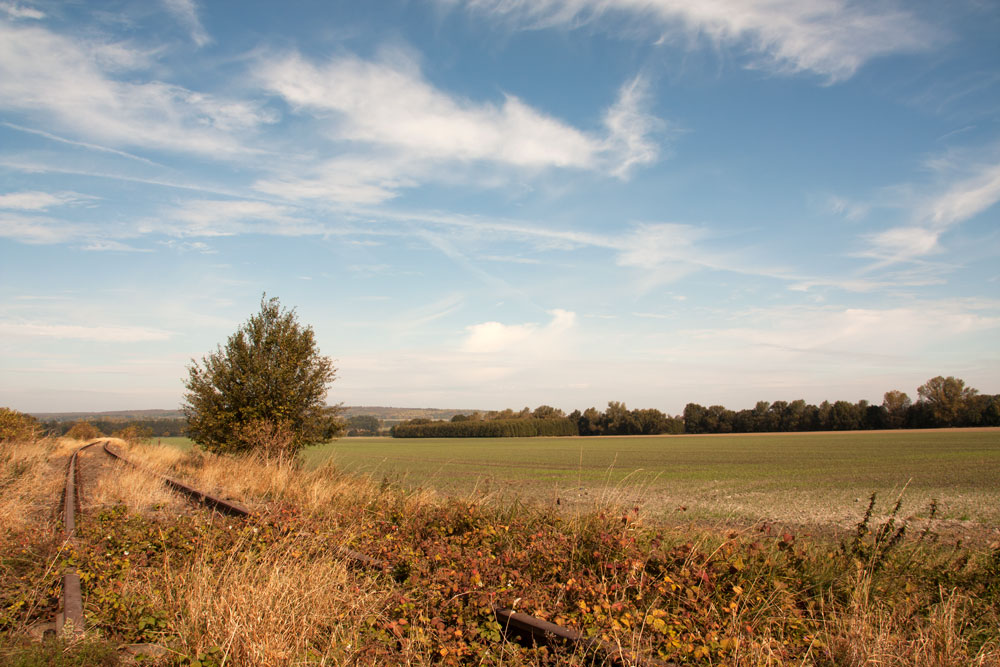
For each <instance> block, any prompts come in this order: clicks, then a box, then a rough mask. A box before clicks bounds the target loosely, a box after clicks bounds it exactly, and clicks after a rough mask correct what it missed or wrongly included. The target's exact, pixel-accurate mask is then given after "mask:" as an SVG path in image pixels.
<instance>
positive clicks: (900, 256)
mask: <svg viewBox="0 0 1000 667" xmlns="http://www.w3.org/2000/svg"><path fill="white" fill-rule="evenodd" d="M940 236H941V231H939V230H934V229H927V228H925V227H919V226H909V227H893V228H892V229H887V230H885V231H883V232H879V233H878V234H873V235H872V236H869V237H868V242H869V244H870V245H871V248H870V249H868V250H865V251H863V252H862V253H859V254H860V255H861V256H863V257H874V258H876V259H880V260H883V261H885V262H900V261H905V260H910V259H913V258H915V257H922V256H924V255H929V254H931V253H934V252H938V251H939V250H940V247H939V246H938V238H939V237H940Z"/></svg>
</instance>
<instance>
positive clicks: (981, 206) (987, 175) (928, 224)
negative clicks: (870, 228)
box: [856, 159, 1000, 268]
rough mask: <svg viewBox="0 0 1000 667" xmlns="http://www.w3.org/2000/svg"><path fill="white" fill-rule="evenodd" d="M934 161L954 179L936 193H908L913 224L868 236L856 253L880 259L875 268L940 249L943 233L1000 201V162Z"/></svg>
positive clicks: (936, 165)
mask: <svg viewBox="0 0 1000 667" xmlns="http://www.w3.org/2000/svg"><path fill="white" fill-rule="evenodd" d="M933 165H934V166H935V168H936V169H937V170H938V171H939V172H942V173H945V174H948V175H952V178H953V180H952V182H951V183H950V184H948V185H946V186H945V187H944V188H943V189H942V190H941V191H939V192H938V193H936V194H932V195H929V196H928V195H913V194H910V195H909V196H908V198H907V201H906V203H905V205H906V206H908V207H909V208H910V209H911V211H910V216H911V219H912V223H911V224H908V225H903V226H899V227H893V228H890V229H886V230H884V231H881V232H878V233H875V234H869V235H867V236H866V237H865V244H866V248H865V249H864V250H862V251H861V252H858V253H856V254H857V256H859V257H873V258H875V259H878V260H880V261H879V264H877V265H876V267H874V268H879V267H882V266H885V265H888V264H893V263H897V262H906V261H913V260H919V259H920V258H922V257H925V256H927V255H931V254H934V253H937V252H940V251H941V246H940V243H939V242H940V239H941V236H942V235H944V234H945V233H946V232H947V231H948V230H949V229H951V228H953V227H955V226H957V225H960V224H961V223H963V222H965V221H967V220H970V219H972V218H974V217H976V216H977V215H979V214H981V213H983V212H984V211H986V210H988V209H989V208H991V207H993V206H994V205H995V204H996V203H997V202H998V201H1000V163H997V162H985V163H983V162H980V163H973V164H971V165H966V164H962V165H961V166H960V167H959V166H955V165H954V164H952V161H951V160H949V159H939V160H936V161H934V162H933ZM955 172H959V173H958V175H957V176H955V175H953V174H954V173H955ZM911 190H912V189H910V188H907V189H905V191H907V192H909V191H911Z"/></svg>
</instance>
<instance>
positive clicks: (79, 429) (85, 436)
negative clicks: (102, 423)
mask: <svg viewBox="0 0 1000 667" xmlns="http://www.w3.org/2000/svg"><path fill="white" fill-rule="evenodd" d="M101 435H103V434H102V433H101V432H100V431H98V430H97V427H96V426H94V425H93V424H91V423H90V422H85V421H78V422H76V423H75V424H73V426H71V427H70V429H69V430H68V431H66V437H67V438H73V439H74V440H93V439H94V438H100V437H101Z"/></svg>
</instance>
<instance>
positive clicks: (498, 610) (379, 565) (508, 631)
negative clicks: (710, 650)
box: [55, 440, 676, 667]
mask: <svg viewBox="0 0 1000 667" xmlns="http://www.w3.org/2000/svg"><path fill="white" fill-rule="evenodd" d="M91 448H94V449H91ZM88 450H90V452H100V453H103V454H104V455H105V456H101V454H97V455H96V456H93V455H92V456H89V457H86V456H85V452H88ZM109 461H116V462H120V463H122V464H124V465H126V466H129V467H132V468H136V469H139V470H143V471H144V472H146V473H148V474H150V475H153V476H155V477H157V478H159V479H160V480H161V481H162V482H163V483H164V484H165V485H166V486H168V487H170V488H171V489H173V490H175V491H177V492H179V493H181V494H183V495H185V496H186V497H188V498H190V499H192V500H194V501H196V502H198V503H201V504H202V505H204V506H206V507H208V508H211V509H213V510H216V511H219V512H222V513H223V514H227V515H230V516H234V517H240V518H246V517H248V516H250V514H251V512H250V510H249V509H248V508H247V507H246V506H244V505H242V504H240V503H237V502H234V501H231V500H227V499H223V498H219V497H217V496H215V495H212V494H209V493H206V492H204V491H201V490H199V489H196V488H194V487H193V486H191V485H189V484H186V483H184V482H181V481H179V480H176V479H174V478H172V477H168V476H165V475H161V474H158V473H156V472H154V471H152V470H150V469H148V468H146V467H144V466H141V465H139V464H137V463H136V462H134V461H132V460H130V459H129V458H128V457H126V456H124V455H122V454H121V453H120V452H118V451H116V449H115V448H113V447H112V446H111V443H110V441H106V440H105V441H95V442H91V443H89V444H87V445H84V446H83V447H81V448H80V449H78V450H77V451H75V452H74V453H73V455H72V456H71V457H70V461H69V465H68V470H67V476H66V484H65V489H64V493H63V503H64V507H63V526H64V537H65V539H66V540H67V541H69V540H73V539H75V525H76V512H77V510H78V509H79V507H80V505H81V503H80V497H81V496H82V495H83V494H84V489H85V488H86V486H85V485H84V484H82V483H81V482H82V480H83V479H84V478H86V479H87V481H88V484H87V486H91V485H93V484H94V483H96V481H97V480H98V479H99V478H100V476H101V475H104V474H113V473H114V469H113V466H109V465H108V462H109ZM337 553H338V554H339V555H340V556H341V557H343V558H344V559H345V560H346V561H348V562H349V563H350V564H351V565H353V566H355V567H361V568H368V569H372V570H381V571H384V572H389V571H391V570H392V568H391V567H390V565H389V564H388V563H387V562H385V561H382V560H379V559H377V558H373V557H371V556H368V555H366V554H363V553H361V552H359V551H356V550H354V549H350V548H347V547H339V548H338V549H337ZM518 599H519V598H518ZM491 613H492V616H493V617H494V618H495V619H496V622H497V623H499V626H500V629H501V630H502V639H501V640H500V641H514V642H517V643H519V644H521V645H523V646H529V647H533V646H546V645H549V646H560V645H562V646H568V647H569V648H570V649H571V650H573V651H577V652H581V653H582V654H583V655H590V656H591V657H590V659H591V661H597V662H599V663H600V664H608V665H619V666H626V665H635V666H636V667H646V666H648V667H671V666H674V665H676V663H673V662H666V661H663V660H659V659H656V658H649V657H639V656H636V655H633V654H632V653H631V652H629V651H627V650H625V649H623V648H622V647H621V646H615V645H612V644H610V643H609V642H607V641H603V640H601V639H598V638H595V637H588V636H587V635H585V634H584V633H581V632H578V631H576V630H571V629H568V628H564V627H562V626H559V625H557V624H555V623H551V622H549V621H545V620H543V619H540V618H536V617H534V616H531V615H529V614H525V613H521V612H517V611H515V610H514V609H511V608H508V607H500V606H493V607H492V610H491ZM55 625H56V631H57V632H58V633H59V634H63V635H65V634H67V633H78V634H79V633H82V632H83V631H84V617H83V601H82V597H81V589H80V576H79V574H78V572H77V569H76V567H75V566H70V567H68V568H66V571H65V572H64V574H63V596H62V611H61V612H60V613H58V614H57V617H56V624H55ZM67 625H68V628H67V627H66V626H67Z"/></svg>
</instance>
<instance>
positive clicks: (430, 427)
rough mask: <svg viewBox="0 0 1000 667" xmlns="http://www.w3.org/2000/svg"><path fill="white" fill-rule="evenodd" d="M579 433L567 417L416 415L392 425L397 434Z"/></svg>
mask: <svg viewBox="0 0 1000 667" xmlns="http://www.w3.org/2000/svg"><path fill="white" fill-rule="evenodd" d="M576 434H577V426H576V424H575V423H574V422H573V421H571V420H569V419H567V418H565V417H557V418H553V419H536V418H534V417H528V418H527V419H489V420H475V421H473V420H460V421H431V420H429V419H413V420H410V421H408V422H406V423H404V424H397V425H396V426H394V427H393V428H392V435H393V437H394V438H532V437H536V436H550V437H551V436H560V435H576Z"/></svg>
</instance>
